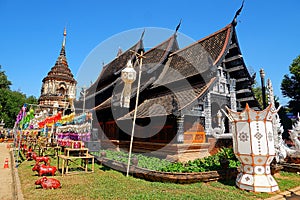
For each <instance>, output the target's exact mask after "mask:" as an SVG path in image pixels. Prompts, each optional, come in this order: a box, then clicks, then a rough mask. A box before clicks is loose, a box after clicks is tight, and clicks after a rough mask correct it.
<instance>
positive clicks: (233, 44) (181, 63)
mask: <svg viewBox="0 0 300 200" xmlns="http://www.w3.org/2000/svg"><path fill="white" fill-rule="evenodd" d="M235 26H236V23H235V20H233V22H232V23H230V24H228V25H227V26H225V27H224V28H222V29H221V30H219V31H216V32H215V33H213V34H211V35H209V36H207V37H205V38H203V39H201V40H199V41H196V42H195V43H193V44H191V45H189V46H187V47H185V48H183V49H179V47H178V43H177V40H176V33H174V34H173V35H172V36H171V37H170V38H169V39H167V40H166V41H165V42H163V43H161V44H159V45H157V46H156V47H154V48H152V49H150V50H148V51H147V52H146V53H145V54H144V56H145V57H146V58H145V59H143V66H142V76H141V77H142V79H141V96H140V101H139V107H138V114H137V117H138V118H144V117H151V116H160V115H169V114H172V112H173V111H174V110H175V109H177V110H181V109H183V108H184V107H186V105H189V104H191V103H192V102H194V101H195V100H196V99H198V98H201V97H203V95H205V94H206V93H207V92H208V90H209V89H210V88H211V87H212V85H213V84H214V82H215V81H216V80H217V78H216V73H217V66H223V68H224V70H225V71H226V72H227V73H228V74H229V76H230V78H234V79H236V93H237V94H236V95H237V101H238V102H239V103H240V106H241V108H243V107H244V106H245V104H246V102H247V103H248V104H249V105H250V106H251V107H254V108H259V104H258V102H257V100H256V99H255V97H254V93H253V91H252V89H251V86H252V84H253V79H252V77H251V75H250V74H249V72H248V70H247V68H246V65H245V63H244V60H243V57H242V55H241V51H240V48H239V44H238V40H237V36H236V31H235ZM141 42H142V41H141V40H140V41H139V42H138V43H137V44H136V45H134V46H133V47H131V48H130V49H129V50H127V51H126V52H125V53H123V54H121V55H120V56H119V57H117V58H116V59H114V60H113V61H112V62H111V63H109V64H108V65H107V66H105V67H104V68H103V70H102V73H101V74H100V76H99V77H98V79H97V81H96V82H95V83H94V84H93V85H92V86H91V88H90V89H89V91H92V90H94V91H96V92H97V93H99V92H100V93H99V94H103V92H102V91H101V89H102V90H103V89H104V88H105V87H108V86H109V87H114V91H113V92H112V91H110V94H109V95H108V96H106V95H105V96H106V98H105V99H102V101H101V102H98V103H96V105H95V107H94V109H95V110H98V111H101V110H103V109H106V108H109V107H112V106H118V105H119V100H120V95H121V91H122V88H123V84H124V83H123V82H122V80H121V78H120V72H121V70H122V69H123V68H124V67H125V66H126V62H127V61H128V60H129V59H131V60H134V63H135V64H134V67H135V69H136V71H137V69H138V62H136V60H135V57H134V55H133V53H131V51H130V50H134V49H137V47H138V46H139V48H138V49H141V48H140V47H141V45H138V44H140V43H141ZM135 51H136V50H135ZM96 86H97V89H95V88H96ZM168 88H169V89H168ZM170 88H171V89H170ZM174 88H177V89H174ZM174 90H176V91H175V93H174ZM136 91H137V81H135V82H134V83H133V85H132V98H135V95H136ZM90 95H93V94H92V93H90ZM96 101H97V100H96ZM155 104H160V105H162V106H163V107H164V109H163V110H160V109H159V108H158V107H157V108H155V109H154V110H152V111H151V112H150V113H149V111H148V110H149V108H150V107H151V106H154V105H155ZM180 104H181V105H180ZM132 113H133V110H132V109H131V110H130V113H128V114H126V115H125V116H121V117H120V118H119V119H120V120H123V119H128V118H130V116H131V115H132Z"/></svg>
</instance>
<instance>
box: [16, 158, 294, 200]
mask: <svg viewBox="0 0 300 200" xmlns="http://www.w3.org/2000/svg"><path fill="white" fill-rule="evenodd" d="M56 161H57V160H56V159H55V158H52V160H51V163H52V165H56ZM33 164H34V161H24V162H23V163H22V164H21V165H20V166H19V167H18V172H19V176H20V180H21V185H22V191H23V195H24V198H25V199H43V200H46V199H205V200H207V199H220V198H222V200H226V199H257V198H267V197H270V196H271V195H269V194H265V193H261V194H260V193H252V192H246V191H242V190H239V189H238V188H236V187H235V184H234V180H232V181H230V182H227V183H221V182H210V183H201V182H200V183H195V184H186V185H180V184H173V183H159V182H148V181H145V180H142V179H137V178H133V177H126V176H125V175H124V174H122V173H120V172H117V171H114V170H110V169H107V168H105V167H103V166H101V165H98V164H95V172H94V173H88V174H84V173H83V174H77V175H68V176H64V177H61V175H60V173H57V175H56V176H55V178H57V179H58V180H60V182H61V184H62V188H60V189H56V190H43V189H40V188H36V186H35V185H34V182H35V181H36V180H37V179H38V178H39V177H38V176H37V173H36V172H33V171H32V170H31V169H32V167H33ZM277 181H278V183H279V187H280V188H281V190H286V189H290V188H293V187H295V186H298V185H300V184H299V183H300V176H299V175H297V174H290V173H282V174H281V175H280V178H277Z"/></svg>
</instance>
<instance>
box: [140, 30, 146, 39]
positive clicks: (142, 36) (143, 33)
mask: <svg viewBox="0 0 300 200" xmlns="http://www.w3.org/2000/svg"><path fill="white" fill-rule="evenodd" d="M145 30H146V29H144V30H143V32H142V35H141V38H140V40H143V39H144V35H145Z"/></svg>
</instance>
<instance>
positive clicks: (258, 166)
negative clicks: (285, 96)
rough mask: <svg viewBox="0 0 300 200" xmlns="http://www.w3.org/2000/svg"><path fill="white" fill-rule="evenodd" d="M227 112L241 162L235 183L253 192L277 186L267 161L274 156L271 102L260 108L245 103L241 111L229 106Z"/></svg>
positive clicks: (267, 190) (275, 189)
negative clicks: (255, 108) (259, 109)
mask: <svg viewBox="0 0 300 200" xmlns="http://www.w3.org/2000/svg"><path fill="white" fill-rule="evenodd" d="M227 109H228V108H227ZM228 112H229V115H228V117H229V120H230V121H231V124H232V131H233V134H232V138H233V149H234V153H235V155H236V156H237V158H238V159H239V161H240V162H241V172H240V173H239V174H238V176H237V178H236V185H237V186H238V187H239V188H240V189H244V190H249V191H254V192H274V191H277V190H279V188H278V185H277V182H276V181H275V179H274V178H273V177H272V175H271V170H270V163H271V162H272V160H273V159H274V157H275V146H274V134H273V126H272V120H273V117H275V114H276V112H277V111H272V110H271V105H269V106H268V107H267V108H266V109H265V110H263V111H254V110H252V109H250V108H249V106H248V104H246V108H245V110H244V111H242V112H235V111H232V110H230V109H228Z"/></svg>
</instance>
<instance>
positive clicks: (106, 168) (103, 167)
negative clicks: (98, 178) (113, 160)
mask: <svg viewBox="0 0 300 200" xmlns="http://www.w3.org/2000/svg"><path fill="white" fill-rule="evenodd" d="M99 169H100V170H102V171H110V170H112V169H111V168H109V167H106V166H103V165H101V166H100V167H99Z"/></svg>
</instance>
